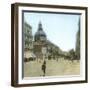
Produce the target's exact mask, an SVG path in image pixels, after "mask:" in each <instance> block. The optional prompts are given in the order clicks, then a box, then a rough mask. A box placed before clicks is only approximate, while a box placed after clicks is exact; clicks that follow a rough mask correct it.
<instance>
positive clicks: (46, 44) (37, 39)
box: [33, 22, 60, 59]
mask: <svg viewBox="0 0 90 90" xmlns="http://www.w3.org/2000/svg"><path fill="white" fill-rule="evenodd" d="M33 46H34V49H33V50H34V54H35V55H36V57H37V59H43V52H44V54H45V55H46V56H45V57H46V58H48V56H52V55H53V53H54V52H58V53H59V51H60V49H59V47H58V46H56V45H55V44H53V43H52V42H51V41H49V40H48V39H47V36H46V33H45V32H44V30H43V27H42V23H41V22H39V24H38V29H37V32H36V33H35V35H34V42H33ZM43 48H44V50H43ZM51 51H52V52H51Z"/></svg>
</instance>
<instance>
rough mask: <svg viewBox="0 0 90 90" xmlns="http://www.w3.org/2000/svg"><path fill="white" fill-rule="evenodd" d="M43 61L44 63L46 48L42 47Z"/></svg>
mask: <svg viewBox="0 0 90 90" xmlns="http://www.w3.org/2000/svg"><path fill="white" fill-rule="evenodd" d="M42 54H43V61H45V56H46V54H47V47H42Z"/></svg>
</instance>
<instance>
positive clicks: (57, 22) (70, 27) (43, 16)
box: [24, 12, 80, 51]
mask: <svg viewBox="0 0 90 90" xmlns="http://www.w3.org/2000/svg"><path fill="white" fill-rule="evenodd" d="M79 17H80V15H72V14H55V13H38V12H37V13H36V12H24V21H25V22H27V23H28V24H29V25H31V26H32V34H33V35H35V32H36V31H37V29H38V24H39V22H41V23H42V27H43V30H44V32H45V33H46V35H47V39H48V40H50V41H51V42H53V43H54V44H56V45H57V46H58V47H59V48H60V49H61V50H63V51H69V50H70V49H75V45H76V33H77V31H78V22H79Z"/></svg>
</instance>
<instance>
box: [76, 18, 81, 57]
mask: <svg viewBox="0 0 90 90" xmlns="http://www.w3.org/2000/svg"><path fill="white" fill-rule="evenodd" d="M78 27H79V28H78V32H77V34H76V50H75V52H76V56H77V59H80V19H79V23H78Z"/></svg>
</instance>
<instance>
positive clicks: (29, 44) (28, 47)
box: [24, 22, 34, 61]
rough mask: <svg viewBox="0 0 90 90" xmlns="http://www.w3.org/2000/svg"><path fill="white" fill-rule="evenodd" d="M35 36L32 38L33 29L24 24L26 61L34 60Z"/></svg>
mask: <svg viewBox="0 0 90 90" xmlns="http://www.w3.org/2000/svg"><path fill="white" fill-rule="evenodd" d="M32 57H34V54H33V36H32V27H31V26H30V25H29V24H27V23H26V22H25V23H24V59H25V61H29V60H30V59H33V58H32Z"/></svg>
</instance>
